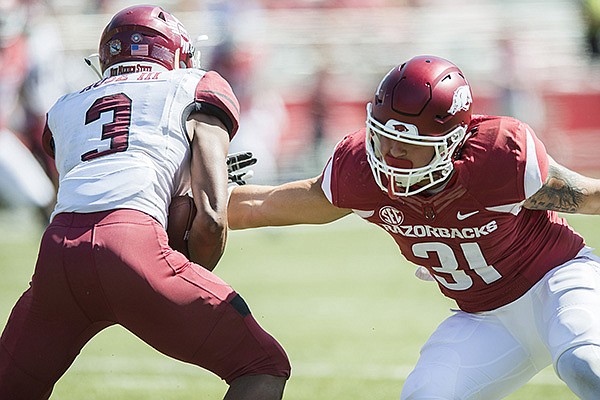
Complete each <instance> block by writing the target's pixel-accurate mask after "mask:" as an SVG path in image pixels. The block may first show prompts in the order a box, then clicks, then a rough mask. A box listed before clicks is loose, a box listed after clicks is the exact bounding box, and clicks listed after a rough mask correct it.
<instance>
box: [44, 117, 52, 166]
mask: <svg viewBox="0 0 600 400" xmlns="http://www.w3.org/2000/svg"><path fill="white" fill-rule="evenodd" d="M42 147H43V149H44V152H45V153H46V154H47V155H48V156H49V157H51V158H52V159H54V152H55V148H54V138H53V137H52V131H51V130H50V128H49V127H48V114H46V123H45V124H44V132H43V133H42Z"/></svg>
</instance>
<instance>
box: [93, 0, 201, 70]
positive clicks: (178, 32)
mask: <svg viewBox="0 0 600 400" xmlns="http://www.w3.org/2000/svg"><path fill="white" fill-rule="evenodd" d="M99 57H100V68H101V70H102V73H103V75H104V76H105V77H107V76H112V75H120V74H122V73H129V72H139V71H159V70H173V69H177V68H199V67H200V62H199V60H198V58H199V56H197V55H196V51H195V49H194V46H193V45H192V43H191V42H190V38H189V35H188V33H187V31H186V29H185V28H184V27H183V25H182V24H181V22H180V21H179V20H178V19H177V18H176V17H175V16H173V15H172V14H170V13H168V12H167V11H165V10H163V9H162V8H161V7H157V6H147V5H141V6H132V7H129V8H125V9H123V10H121V11H119V12H118V13H117V14H115V16H114V17H113V18H112V19H111V21H110V22H109V23H108V25H107V26H106V28H104V32H102V36H101V38H100V48H99Z"/></svg>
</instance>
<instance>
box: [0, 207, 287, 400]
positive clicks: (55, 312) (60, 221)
mask: <svg viewBox="0 0 600 400" xmlns="http://www.w3.org/2000/svg"><path fill="white" fill-rule="evenodd" d="M113 324H120V325H122V326H123V327H125V328H126V329H128V330H129V331H131V332H132V333H134V334H135V335H136V336H138V337H139V338H141V339H142V340H144V341H145V342H146V343H148V344H149V345H150V346H152V347H154V348H155V349H157V350H159V351H160V352H162V353H164V354H166V355H169V356H171V357H173V358H176V359H179V360H182V361H185V362H188V363H191V364H195V365H198V366H201V367H203V368H206V369H208V370H210V371H212V372H214V373H215V374H216V375H218V376H219V377H221V378H222V379H224V380H225V381H227V382H228V383H229V382H231V381H232V380H234V379H235V378H237V377H240V376H242V375H255V374H269V375H275V376H281V377H289V374H290V365H289V361H288V359H287V356H286V354H285V352H284V350H283V348H282V347H281V346H280V345H279V344H278V343H277V341H276V340H275V339H274V338H273V337H271V336H270V335H269V334H268V333H267V332H265V331H264V330H263V329H262V328H261V327H260V326H259V325H258V323H257V322H256V320H255V319H254V317H253V316H252V315H251V314H250V310H249V309H248V307H247V305H246V303H245V302H244V300H243V299H242V298H241V297H240V296H239V295H238V294H237V293H236V292H235V291H234V290H233V289H232V288H231V287H230V286H229V285H227V284H226V283H225V282H223V281H222V280H221V279H219V278H218V277H217V276H216V275H214V274H213V273H211V272H209V271H208V270H206V269H204V268H202V267H201V266H199V265H197V264H194V263H191V262H190V261H188V260H187V259H186V258H185V256H183V255H182V254H180V253H178V252H176V251H173V250H171V248H170V247H169V246H168V240H167V235H166V233H165V230H164V229H163V227H162V226H161V225H160V224H159V223H158V222H157V221H156V220H154V219H153V218H151V217H149V216H148V215H146V214H144V213H141V212H138V211H133V210H117V211H112V212H110V211H109V212H99V213H92V214H75V213H65V214H59V215H57V216H56V217H55V218H54V220H53V221H52V223H51V224H50V225H49V226H48V228H47V229H46V231H45V233H44V236H43V238H42V242H41V245H40V252H39V256H38V261H37V265H36V269H35V273H34V275H33V278H32V282H31V287H30V288H29V289H28V290H27V291H26V292H25V293H24V294H23V295H22V296H21V298H20V299H19V301H18V302H17V304H16V305H15V307H14V308H13V310H12V313H11V315H10V318H9V320H8V323H7V325H6V327H5V329H4V332H3V334H2V337H1V339H0V399H45V398H48V397H49V395H50V393H51V391H52V387H53V386H54V384H55V383H56V381H57V380H58V379H59V378H60V376H62V374H63V373H64V372H65V371H66V370H67V369H68V368H69V366H70V365H71V364H72V363H73V361H74V359H75V357H76V356H77V355H78V354H79V352H80V351H81V349H82V347H83V346H84V345H85V344H86V343H87V341H88V340H90V339H91V338H92V337H93V336H94V335H95V334H96V333H98V332H100V331H101V330H102V329H104V328H106V327H108V326H110V325H113Z"/></svg>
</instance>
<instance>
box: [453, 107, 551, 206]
mask: <svg viewBox="0 0 600 400" xmlns="http://www.w3.org/2000/svg"><path fill="white" fill-rule="evenodd" d="M459 168H461V169H462V170H463V172H466V173H463V174H461V176H462V177H463V181H464V184H465V186H467V187H470V188H471V192H472V193H474V192H476V193H478V194H479V195H478V196H477V197H479V198H480V200H481V202H482V203H483V204H484V205H486V206H501V205H509V204H517V203H520V202H522V201H523V200H525V199H527V198H528V197H530V196H532V195H533V194H535V193H536V192H537V191H538V190H539V189H540V188H541V187H542V185H543V183H544V181H545V179H546V177H547V176H548V155H547V153H546V148H545V146H544V144H543V143H542V142H541V141H540V140H539V138H538V137H537V136H536V135H535V133H534V131H533V129H532V128H531V127H530V126H529V125H527V124H525V123H523V122H521V121H518V120H516V119H512V118H506V117H503V118H499V119H494V120H487V121H483V122H482V123H480V124H479V126H478V129H477V133H476V135H475V136H474V137H473V138H471V139H469V141H468V144H467V146H466V148H465V152H464V157H462V160H461V166H460V167H459Z"/></svg>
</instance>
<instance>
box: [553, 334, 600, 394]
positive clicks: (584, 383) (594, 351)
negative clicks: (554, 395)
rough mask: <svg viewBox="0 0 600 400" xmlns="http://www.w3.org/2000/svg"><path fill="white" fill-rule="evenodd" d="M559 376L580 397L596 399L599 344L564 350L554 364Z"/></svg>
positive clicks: (599, 363)
mask: <svg viewBox="0 0 600 400" xmlns="http://www.w3.org/2000/svg"><path fill="white" fill-rule="evenodd" d="M556 370H557V372H558V375H559V376H560V378H561V379H562V380H563V381H565V382H566V384H567V385H568V386H569V388H570V389H571V391H573V393H575V394H576V395H577V397H579V398H580V399H585V400H587V399H597V398H598V393H600V379H599V377H600V346H598V345H594V344H587V345H581V346H577V347H574V348H571V349H569V350H567V351H565V352H564V353H563V354H562V355H561V356H560V357H559V358H558V362H557V364H556Z"/></svg>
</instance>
